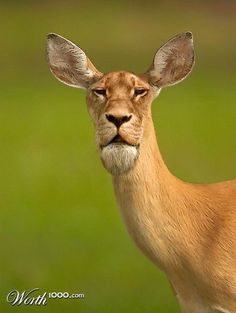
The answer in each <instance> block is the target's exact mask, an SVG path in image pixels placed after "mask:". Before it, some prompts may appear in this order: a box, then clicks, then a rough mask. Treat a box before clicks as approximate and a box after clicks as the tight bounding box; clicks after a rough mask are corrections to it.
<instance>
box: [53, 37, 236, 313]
mask: <svg viewBox="0 0 236 313" xmlns="http://www.w3.org/2000/svg"><path fill="white" fill-rule="evenodd" d="M60 38H62V37H60ZM64 40H65V42H64V44H65V45H67V41H66V39H64ZM60 44H61V43H60ZM56 51H57V52H58V51H59V50H58V49H56ZM48 53H49V54H50V53H51V52H50V49H49V50H48ZM72 57H73V62H75V56H74V55H73V56H72ZM63 58H64V56H61V55H60V61H61V59H63ZM66 58H67V59H68V58H69V59H70V55H67V56H66ZM83 58H84V56H83ZM48 59H49V60H51V59H53V55H51V58H48ZM80 61H81V60H80ZM63 62H64V61H63ZM193 63H194V54H193V45H192V35H191V33H189V32H188V33H183V34H181V35H178V36H176V37H174V38H173V39H171V40H170V41H168V42H167V44H166V45H164V46H162V47H161V49H160V50H159V51H158V52H157V54H156V56H155V58H154V62H153V65H152V67H151V68H150V70H149V71H148V72H147V73H145V74H144V75H141V76H136V75H134V74H132V73H128V72H124V71H119V72H111V73H108V74H106V75H99V77H98V75H97V73H100V72H98V71H97V70H96V69H95V68H94V67H93V66H91V67H90V68H89V69H88V71H89V72H93V73H94V77H93V81H92V82H91V83H90V85H89V86H88V87H87V88H88V93H87V103H88V110H89V113H90V116H91V117H92V119H93V122H94V125H95V129H96V142H97V146H98V150H99V153H100V156H101V159H102V161H103V164H104V166H105V167H106V168H107V170H108V171H109V172H110V173H111V174H112V180H113V184H114V189H115V193H116V196H117V200H118V203H119V206H120V209H121V213H122V216H123V219H124V222H125V224H126V226H127V230H128V232H129V234H130V235H131V237H132V238H133V239H134V241H135V242H136V244H137V245H138V247H139V248H140V249H141V250H142V251H143V252H144V253H145V254H146V255H147V257H149V258H150V259H151V260H152V261H153V262H154V263H155V264H156V265H157V266H158V267H159V268H160V269H161V270H162V271H164V272H165V273H166V275H167V277H168V279H169V280H170V282H171V284H172V286H173V288H174V290H175V293H176V296H177V298H178V301H179V303H180V306H181V308H182V311H183V312H184V313H209V312H218V313H219V312H222V313H224V312H225V313H229V312H230V313H236V180H234V181H228V182H222V183H217V184H209V185H207V184H190V183H187V182H183V181H181V180H180V179H178V178H176V177H175V176H173V175H172V174H171V173H170V171H169V170H168V168H167V167H166V165H165V163H164V161H163V159H162V157H161V154H160V151H159V148H158V145H157V141H156V136H155V130H154V125H153V122H152V117H151V102H152V100H153V98H154V97H155V96H156V95H157V94H158V93H159V92H160V88H161V87H164V86H167V85H172V84H174V83H177V82H178V81H181V80H182V79H183V78H185V77H186V76H187V75H188V73H189V72H190V71H191V69H192V66H193ZM89 64H90V63H89V62H86V64H85V63H84V64H82V68H83V69H84V71H85V73H87V72H88V71H87V70H86V66H87V67H89ZM49 66H50V67H51V65H50V63H49ZM60 66H61V65H60ZM60 66H57V64H55V61H54V62H53V68H55V67H56V68H57V71H59V72H60ZM61 70H62V73H65V69H64V68H62V69H61ZM53 73H54V75H56V76H57V78H59V79H60V80H61V77H62V76H61V75H60V74H59V75H57V73H56V74H55V71H53ZM66 74H67V77H65V78H64V82H65V83H68V81H70V76H69V75H70V73H69V72H66ZM76 75H77V73H75V71H73V72H72V76H73V79H74V78H75V77H76ZM81 75H82V74H81V73H80V75H79V78H78V86H80V87H81V79H82V78H81V77H82V76H81ZM96 75H97V76H96ZM95 78H96V79H95ZM85 80H86V83H87V82H88V77H87V76H86V77H85ZM73 83H74V81H73ZM82 84H83V82H82ZM83 86H84V84H83V85H82V87H83ZM140 88H141V89H143V90H144V91H145V92H144V93H143V94H142V95H138V94H137V95H136V94H135V90H137V89H140ZM101 89H102V90H105V91H106V95H102V94H99V90H101ZM108 115H111V116H113V117H116V118H121V117H129V119H127V121H126V122H125V123H123V124H122V125H121V126H120V127H119V128H117V127H116V126H115V125H114V123H112V122H111V121H109V120H108V119H107V116H108ZM117 134H119V135H120V137H121V138H122V140H123V141H122V142H118V143H117V142H115V143H114V142H113V143H111V140H112V138H114V137H115V136H116V135H117Z"/></svg>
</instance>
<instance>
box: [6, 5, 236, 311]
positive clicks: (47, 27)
mask: <svg viewBox="0 0 236 313" xmlns="http://www.w3.org/2000/svg"><path fill="white" fill-rule="evenodd" d="M0 6H1V10H0V23H1V29H2V31H1V45H0V54H1V60H2V62H1V75H0V83H1V90H2V92H1V96H0V99H1V103H0V148H1V154H0V175H1V176H0V177H1V179H0V207H1V211H0V217H1V218H0V220H1V228H0V229H1V237H0V238H1V245H2V257H1V261H0V268H1V273H0V274H1V275H0V291H1V295H2V297H1V303H0V310H1V312H12V311H14V310H19V311H21V312H26V311H28V312H31V311H33V310H37V309H36V308H32V307H27V308H26V307H25V306H24V307H17V308H14V307H13V308H12V307H11V306H10V305H8V304H7V303H6V301H5V296H6V294H7V293H8V292H9V291H10V290H12V289H19V290H25V289H26V290H30V289H32V288H35V287H39V288H40V290H42V292H43V291H44V290H45V291H48V292H49V291H68V292H71V293H73V292H83V293H85V299H84V300H51V301H50V303H48V305H47V306H46V307H45V308H42V307H39V308H38V310H42V311H44V312H50V313H51V312H58V313H60V312H65V311H66V312H73V311H75V310H76V311H78V312H83V313H91V312H102V313H106V312H112V313H113V312H114V313H116V312H117V313H118V312H124V313H125V312H134V313H136V312H137V313H139V312H140V313H141V312H143V313H144V312H147V313H149V312H165V313H168V312H172V313H174V312H179V311H178V307H177V304H176V302H175V300H174V297H173V296H172V293H171V290H170V287H169V285H168V282H167V280H166V279H165V277H164V275H163V274H161V273H160V272H159V271H158V270H157V269H156V268H155V267H154V266H153V265H152V264H151V263H150V262H149V261H148V260H146V258H145V257H144V256H143V255H142V254H141V253H140V252H139V251H138V249H136V248H135V247H134V244H133V243H132V242H131V240H130V239H129V238H128V235H127V234H126V232H125V230H124V226H123V223H122V221H121V219H120V217H119V212H118V209H117V205H116V201H115V198H114V195H113V190H112V186H111V182H110V177H109V175H108V174H107V173H106V172H105V171H104V170H103V168H102V165H101V164H100V161H99V158H98V156H97V154H96V149H95V145H94V134H93V127H92V124H91V122H90V120H89V117H88V115H87V112H86V105H85V95H84V92H83V91H79V90H76V89H71V88H68V87H64V86H63V85H60V84H59V83H58V82H57V81H56V80H55V79H53V78H52V76H51V74H50V73H49V71H48V69H47V66H46V63H45V60H44V49H45V36H46V33H48V32H57V33H59V34H61V35H63V36H65V37H68V38H69V39H71V40H72V41H74V42H76V43H77V44H79V45H80V46H81V47H82V48H83V49H84V50H85V51H86V52H87V54H88V55H89V56H90V58H91V59H92V60H93V61H94V63H95V64H96V66H97V67H98V68H99V69H101V70H102V71H104V72H106V71H109V70H115V69H128V70H131V71H135V72H137V73H139V72H142V71H145V70H146V68H147V67H148V66H149V64H150V62H151V60H152V57H153V55H154V52H155V50H156V49H157V48H158V47H159V46H160V45H161V44H162V43H163V42H165V41H166V40H167V39H168V38H169V37H171V36H173V35H174V34H176V33H178V32H181V31H185V30H191V31H193V33H194V38H195V45H196V51H197V60H196V66H195V69H194V71H193V73H192V74H191V76H190V77H189V78H188V79H187V80H186V81H185V82H183V83H182V84H180V85H178V86H174V87H172V88H168V89H165V90H163V91H162V93H161V95H160V96H159V98H158V99H157V100H155V102H154V104H153V117H154V121H155V124H156V129H157V134H158V140H159V143H160V147H161V151H162V153H163V156H164V158H165V160H166V162H167V164H168V166H169V168H170V170H171V171H172V172H174V173H175V174H176V175H177V176H179V177H181V178H182V179H185V180H188V181H194V182H214V181H220V180H225V179H233V178H235V177H236V163H235V157H236V145H235V137H236V127H235V118H236V105H235V99H236V94H235V83H236V76H235V69H236V62H235V50H236V44H235V40H236V37H235V31H234V29H235V9H236V6H235V5H234V3H233V2H230V1H228V2H224V1H215V2H213V1H205V2H203V1H200V2H198V3H196V2H193V1H188V2H187V1H186V2H185V1H182V2H181V3H179V2H177V1H172V2H168V3H166V2H164V1H150V2H146V3H145V5H144V4H143V2H141V1H140V2H139V1H137V2H135V3H134V2H129V1H128V2H124V1H120V2H115V1H110V2H108V1H101V2H99V3H98V2H92V1H86V2H80V1H67V2H64V1H40V2H38V1H18V2H17V1H11V2H5V1H1V2H0Z"/></svg>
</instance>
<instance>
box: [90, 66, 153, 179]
mask: <svg viewBox="0 0 236 313" xmlns="http://www.w3.org/2000/svg"><path fill="white" fill-rule="evenodd" d="M152 97H153V91H152V90H151V89H150V86H149V84H148V83H147V82H145V81H144V80H142V79H141V78H139V77H137V76H135V75H133V74H131V73H128V72H113V73H109V74H107V75H104V76H103V77H102V78H101V79H100V80H99V81H97V82H96V83H95V84H93V85H92V86H91V87H90V88H89V89H88V94H87V103H88V110H89V113H90V116H91V117H92V119H93V121H94V124H95V129H96V143H97V146H98V150H99V153H100V157H101V159H102V162H103V164H104V166H105V168H106V169H107V170H108V171H109V172H110V173H111V174H112V175H120V174H124V173H127V172H128V171H129V170H130V169H132V168H133V167H134V166H135V161H136V160H137V159H138V156H139V147H140V145H141V144H142V136H143V128H144V125H145V119H146V118H147V117H148V116H149V113H150V102H151V99H152Z"/></svg>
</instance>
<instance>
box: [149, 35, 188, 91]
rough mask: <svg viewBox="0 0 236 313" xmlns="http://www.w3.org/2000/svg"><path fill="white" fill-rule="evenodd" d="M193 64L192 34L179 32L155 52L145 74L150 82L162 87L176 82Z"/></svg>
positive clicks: (181, 78)
mask: <svg viewBox="0 0 236 313" xmlns="http://www.w3.org/2000/svg"><path fill="white" fill-rule="evenodd" d="M193 65H194V47H193V36H192V33H191V32H186V33H182V34H179V35H177V36H175V37H173V38H172V39H170V40H169V41H167V43H165V44H164V45H163V46H162V47H161V48H160V49H159V50H158V51H157V53H156V55H155V57H154V60H153V64H152V66H151V68H150V70H149V71H148V72H147V73H146V74H145V75H146V76H148V80H149V82H150V84H152V85H154V86H155V87H158V88H162V87H166V86H170V85H174V84H177V83H178V82H180V81H181V80H183V79H184V78H185V77H186V76H187V75H188V74H189V73H190V72H191V70H192V68H193Z"/></svg>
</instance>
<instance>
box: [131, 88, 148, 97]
mask: <svg viewBox="0 0 236 313" xmlns="http://www.w3.org/2000/svg"><path fill="white" fill-rule="evenodd" d="M147 92H148V91H147V89H144V88H136V89H134V95H135V97H137V96H141V97H142V96H145V95H146V94H147Z"/></svg>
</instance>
